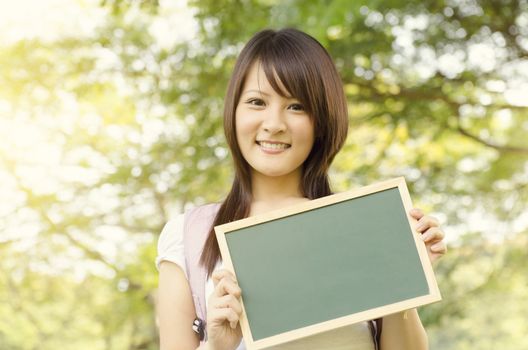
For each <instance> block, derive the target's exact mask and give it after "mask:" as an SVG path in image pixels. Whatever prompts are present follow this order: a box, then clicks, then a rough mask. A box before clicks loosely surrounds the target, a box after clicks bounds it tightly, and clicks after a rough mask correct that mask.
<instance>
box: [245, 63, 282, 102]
mask: <svg viewBox="0 0 528 350" xmlns="http://www.w3.org/2000/svg"><path fill="white" fill-rule="evenodd" d="M271 71H272V72H273V73H272V75H271V74H270V75H271V76H269V77H268V76H267V75H266V72H265V69H264V66H263V64H262V62H261V61H260V60H256V61H255V62H253V63H252V64H251V66H250V68H249V69H248V72H247V75H246V79H245V81H244V85H243V87H242V93H244V92H245V91H247V90H257V91H262V92H266V93H272V92H276V93H277V94H279V95H281V96H283V97H289V96H291V94H290V93H289V92H288V90H287V89H286V87H285V86H284V84H283V83H282V81H281V80H280V78H279V76H278V75H277V72H276V71H275V69H274V68H273V67H271ZM270 80H271V81H270Z"/></svg>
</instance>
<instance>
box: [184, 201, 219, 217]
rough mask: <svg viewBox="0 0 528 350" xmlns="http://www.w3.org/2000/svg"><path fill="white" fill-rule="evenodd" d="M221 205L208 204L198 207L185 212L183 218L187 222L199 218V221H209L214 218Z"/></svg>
mask: <svg viewBox="0 0 528 350" xmlns="http://www.w3.org/2000/svg"><path fill="white" fill-rule="evenodd" d="M220 205H221V203H209V204H204V205H200V206H197V207H194V208H191V209H188V210H186V212H185V218H187V220H190V219H194V218H200V219H211V218H214V217H215V216H216V213H217V212H218V209H219V208H220Z"/></svg>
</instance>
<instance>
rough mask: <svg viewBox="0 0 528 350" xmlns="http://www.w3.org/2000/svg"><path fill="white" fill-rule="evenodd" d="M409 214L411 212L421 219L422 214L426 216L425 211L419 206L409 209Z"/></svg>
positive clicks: (414, 216) (413, 215) (417, 218)
mask: <svg viewBox="0 0 528 350" xmlns="http://www.w3.org/2000/svg"><path fill="white" fill-rule="evenodd" d="M409 214H411V216H412V217H413V218H415V219H416V220H419V219H421V218H422V216H424V213H423V211H422V210H421V209H419V208H412V209H411V210H409Z"/></svg>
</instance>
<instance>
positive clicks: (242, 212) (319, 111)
mask: <svg viewBox="0 0 528 350" xmlns="http://www.w3.org/2000/svg"><path fill="white" fill-rule="evenodd" d="M224 130H225V134H226V138H227V142H228V144H229V147H230V150H231V153H232V156H233V160H234V165H235V178H234V182H233V185H232V188H231V191H230V192H229V194H228V195H227V197H226V199H225V200H224V201H223V202H222V203H220V204H213V205H207V206H203V207H198V208H195V209H194V210H192V211H191V212H190V213H187V215H185V216H184V215H180V216H179V217H178V218H177V219H176V220H173V221H169V222H168V223H167V225H166V226H165V228H164V229H163V232H162V234H161V236H160V239H159V243H158V257H157V261H156V263H157V266H158V269H159V273H160V275H159V303H158V319H159V328H160V342H161V349H162V350H176V349H178V350H183V349H185V350H190V349H196V348H198V347H199V348H200V349H210V350H234V349H237V350H241V349H245V347H244V343H243V341H242V334H241V331H240V326H239V324H238V321H239V317H240V314H241V305H240V295H241V293H242V291H241V289H240V288H239V286H238V285H237V282H236V280H235V278H234V276H233V275H232V274H231V273H230V272H229V271H227V270H225V269H222V265H221V259H220V254H219V249H218V245H217V242H216V239H215V235H214V231H213V226H216V225H219V224H222V223H226V222H230V221H233V220H238V219H242V218H245V217H248V216H252V215H257V214H261V213H265V212H267V211H269V210H272V209H273V210H275V209H279V208H283V207H287V206H291V205H294V204H296V203H300V202H303V201H308V200H311V199H314V198H319V197H323V196H327V195H330V194H331V193H332V192H331V190H330V185H329V180H328V168H329V166H330V164H331V162H332V160H333V159H334V157H335V155H336V154H337V152H338V151H339V150H340V148H341V147H342V145H343V143H344V142H345V138H346V135H347V130H348V112H347V103H346V99H345V96H344V93H343V87H342V82H341V80H340V78H339V75H338V73H337V70H336V68H335V66H334V63H333V61H332V59H331V58H330V56H329V55H328V53H327V52H326V50H325V49H324V48H323V47H322V46H321V45H320V44H319V43H318V42H317V41H316V40H315V39H314V38H312V37H311V36H309V35H307V34H305V33H303V32H300V31H298V30H294V29H283V30H280V31H272V30H264V31H261V32H259V33H257V34H256V35H255V36H254V37H253V38H251V39H250V41H249V42H248V43H247V44H246V46H245V47H244V49H243V50H242V52H241V53H240V56H239V57H238V60H237V62H236V65H235V68H234V72H233V75H232V77H231V80H230V83H229V86H228V90H227V94H226V98H225V110H224ZM410 214H411V215H412V216H413V217H414V218H416V219H417V220H418V227H417V230H418V231H419V232H421V233H422V234H423V240H424V242H425V245H426V247H427V251H428V254H429V257H430V259H431V261H435V260H436V259H437V258H438V257H440V256H442V255H443V254H444V253H445V252H446V246H445V243H444V242H443V236H444V234H443V232H442V230H441V229H440V228H439V227H438V222H437V220H435V219H434V218H432V217H430V216H427V215H424V214H423V213H422V212H421V211H420V210H418V209H413V210H412V211H411V212H410ZM200 276H203V277H202V278H200ZM202 299H205V302H204V300H202ZM203 304H205V305H203ZM200 315H201V316H202V317H198V316H200ZM200 322H201V324H199V323H200ZM193 323H194V326H193ZM377 324H378V326H379V325H380V324H381V322H379V321H378V322H377ZM382 324H383V327H382V331H381V333H380V327H378V329H377V334H374V336H373V334H372V332H371V330H372V329H373V327H371V326H372V324H371V323H364V324H355V325H352V326H350V327H346V328H344V329H341V330H338V332H341V334H340V336H339V337H335V336H332V334H331V333H330V334H326V335H321V336H313V337H310V338H307V339H304V340H302V341H300V342H298V343H297V344H292V345H290V347H288V349H356V350H359V349H369V350H372V349H375V348H380V349H383V350H391V349H406V350H412V349H427V336H426V333H425V331H424V329H423V326H422V324H421V321H420V318H419V316H418V314H417V312H416V310H408V311H406V312H405V313H399V314H394V315H390V316H386V317H384V318H383V319H382ZM202 328H203V329H202ZM202 330H203V332H202ZM197 331H198V333H202V334H201V335H202V337H200V336H199V334H198V333H197ZM204 333H205V335H204ZM376 338H377V339H376ZM336 339H341V342H342V343H336V342H335V340H336ZM200 340H202V341H200Z"/></svg>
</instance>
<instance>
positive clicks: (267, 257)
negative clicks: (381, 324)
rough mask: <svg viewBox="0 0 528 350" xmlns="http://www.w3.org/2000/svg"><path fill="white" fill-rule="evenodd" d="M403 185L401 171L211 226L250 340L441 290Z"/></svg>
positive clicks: (292, 333) (302, 331)
mask: <svg viewBox="0 0 528 350" xmlns="http://www.w3.org/2000/svg"><path fill="white" fill-rule="evenodd" d="M402 186H403V187H402ZM402 188H403V189H404V190H405V191H404V192H405V193H404V196H407V197H408V192H406V187H405V182H403V179H401V178H399V179H395V180H392V181H389V182H386V183H382V184H377V185H374V186H372V187H370V189H368V188H363V191H362V192H361V191H356V192H350V193H344V194H343V193H342V194H339V195H334V196H329V197H325V199H324V200H323V201H320V200H315V201H311V202H309V203H310V205H308V206H307V205H303V206H299V207H298V209H299V210H296V209H295V208H290V210H289V211H287V213H285V214H286V215H283V216H281V213H280V212H279V213H274V214H272V215H270V216H269V217H268V218H266V217H261V218H257V219H256V220H251V219H252V218H248V219H244V220H245V222H243V223H242V222H240V223H237V224H235V225H233V223H230V224H227V225H231V226H228V227H226V225H222V226H219V227H217V228H220V229H217V237H219V243H220V241H222V244H221V250H222V256H223V259H224V261H226V260H227V261H229V264H228V266H231V267H232V268H233V271H234V273H235V275H236V277H237V280H238V283H239V285H240V287H241V289H242V291H243V296H242V300H243V306H244V314H245V317H246V320H247V322H245V327H243V331H244V339H245V340H246V339H247V337H249V338H250V340H249V343H250V344H251V345H250V346H248V341H247V340H246V346H247V347H248V349H250V348H252V345H255V346H254V347H253V348H255V349H258V348H265V347H266V346H267V345H274V344H280V343H281V342H285V341H291V340H292V339H296V338H298V337H302V336H307V335H311V334H315V333H317V332H321V331H324V330H329V329H332V328H333V327H337V326H342V325H345V324H349V323H352V322H357V321H358V320H360V319H364V320H366V319H370V318H369V317H370V316H373V317H379V316H380V313H381V314H384V312H383V311H385V314H387V313H393V312H396V311H398V310H399V309H394V305H398V304H399V303H400V304H402V305H401V307H407V306H408V305H407V304H408V303H409V301H412V300H414V299H416V298H422V299H423V298H424V297H425V298H426V299H427V300H416V301H417V302H418V303H419V304H424V303H428V302H432V301H436V300H439V299H440V295H439V292H438V290H437V286H436V284H435V282H434V276H433V279H432V280H431V270H430V264H429V265H428V266H427V267H429V269H424V261H423V260H427V261H425V263H428V259H427V258H425V259H423V258H424V256H423V254H424V250H422V252H421V255H420V250H419V248H423V243H422V242H421V241H419V240H417V239H416V236H415V234H414V233H413V229H412V227H411V222H410V220H409V218H410V217H409V216H408V209H410V208H406V205H405V203H404V200H403V199H402ZM332 197H334V198H332ZM317 201H320V202H319V203H317ZM407 201H408V202H409V203H408V204H407V206H409V205H410V199H408V198H407ZM314 202H315V203H314ZM270 218H271V219H270ZM244 220H241V221H244ZM220 238H221V239H220ZM420 245H422V247H420ZM226 255H227V256H226ZM226 258H227V259H226ZM391 306H392V308H391ZM415 306H416V305H415ZM415 306H410V307H415ZM387 307H388V308H387ZM410 307H407V308H410ZM384 308H386V310H383V309H384ZM369 310H377V313H375V314H372V315H370V314H369ZM395 310H396V311H395ZM401 310H405V308H401ZM354 315H356V316H357V315H361V317H356V318H354V317H351V316H354ZM347 317H348V320H347ZM373 317H372V318H373ZM335 320H338V321H340V322H334V323H335V324H334V325H333V324H332V321H335ZM318 325H322V327H317V326H318ZM310 327H311V328H310ZM244 328H246V329H244ZM307 330H308V331H307ZM246 333H248V334H246ZM281 335H283V337H281ZM269 340H271V341H269ZM259 341H260V343H259ZM259 344H262V346H261V347H259Z"/></svg>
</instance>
